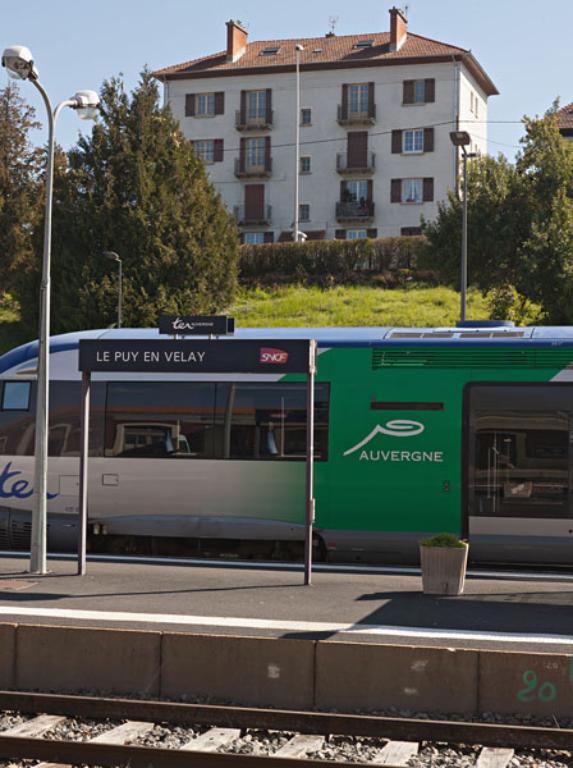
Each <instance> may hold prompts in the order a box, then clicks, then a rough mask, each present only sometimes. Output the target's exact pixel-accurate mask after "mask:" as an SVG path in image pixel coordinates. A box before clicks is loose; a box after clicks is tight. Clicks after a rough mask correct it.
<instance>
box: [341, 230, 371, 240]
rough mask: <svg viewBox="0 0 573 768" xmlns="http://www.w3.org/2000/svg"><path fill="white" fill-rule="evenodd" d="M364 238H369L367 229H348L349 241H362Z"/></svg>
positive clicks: (347, 236) (347, 237)
mask: <svg viewBox="0 0 573 768" xmlns="http://www.w3.org/2000/svg"><path fill="white" fill-rule="evenodd" d="M363 237H368V232H367V231H366V230H365V229H347V230H346V239H347V240H360V239H361V238H363Z"/></svg>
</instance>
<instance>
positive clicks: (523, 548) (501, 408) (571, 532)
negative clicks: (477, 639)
mask: <svg viewBox="0 0 573 768" xmlns="http://www.w3.org/2000/svg"><path fill="white" fill-rule="evenodd" d="M467 409H468V411H467V416H468V420H467V421H468V427H469V428H468V430H467V433H466V439H467V440H468V441H469V445H468V466H467V474H466V477H467V514H468V524H469V526H468V527H469V537H470V543H471V549H472V553H473V556H474V557H476V558H477V559H481V560H500V561H523V562H549V563H555V562H571V561H573V508H572V507H573V494H572V485H573V484H572V481H571V480H572V478H571V468H572V464H573V461H572V459H573V388H572V387H571V386H569V385H559V384H541V385H511V384H508V385H487V384H484V385H472V386H471V387H470V388H469V394H468V398H467Z"/></svg>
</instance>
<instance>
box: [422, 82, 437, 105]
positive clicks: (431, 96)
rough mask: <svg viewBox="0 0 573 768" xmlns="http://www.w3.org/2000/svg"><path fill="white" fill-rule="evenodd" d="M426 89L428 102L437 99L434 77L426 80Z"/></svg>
mask: <svg viewBox="0 0 573 768" xmlns="http://www.w3.org/2000/svg"><path fill="white" fill-rule="evenodd" d="M424 91H425V97H426V103H427V104H428V103H431V102H433V101H435V100H436V81H435V80H434V78H433V77H430V78H428V79H427V80H425V81H424Z"/></svg>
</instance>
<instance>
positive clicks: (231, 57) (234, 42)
mask: <svg viewBox="0 0 573 768" xmlns="http://www.w3.org/2000/svg"><path fill="white" fill-rule="evenodd" d="M247 35H248V32H247V30H246V29H245V28H244V27H243V25H242V24H241V22H240V21H235V20H234V19H230V21H228V22H227V61H237V59H240V58H241V56H242V55H243V54H244V52H245V51H246V50H247Z"/></svg>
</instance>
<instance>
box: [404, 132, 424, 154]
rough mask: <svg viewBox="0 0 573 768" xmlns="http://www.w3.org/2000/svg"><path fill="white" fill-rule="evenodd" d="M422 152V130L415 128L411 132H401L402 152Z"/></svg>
mask: <svg viewBox="0 0 573 768" xmlns="http://www.w3.org/2000/svg"><path fill="white" fill-rule="evenodd" d="M423 151H424V129H423V128H416V129H414V130H412V131H402V152H423Z"/></svg>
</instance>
